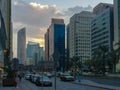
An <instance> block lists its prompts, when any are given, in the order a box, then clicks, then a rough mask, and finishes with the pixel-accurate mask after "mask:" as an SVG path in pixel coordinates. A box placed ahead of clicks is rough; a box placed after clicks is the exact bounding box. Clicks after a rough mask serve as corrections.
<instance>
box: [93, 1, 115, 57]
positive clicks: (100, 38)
mask: <svg viewBox="0 0 120 90" xmlns="http://www.w3.org/2000/svg"><path fill="white" fill-rule="evenodd" d="M93 13H94V14H96V16H95V17H94V18H93V20H92V22H91V27H92V29H91V53H92V56H93V53H94V51H95V50H96V49H97V48H98V46H100V45H102V46H107V47H109V50H111V49H112V48H113V40H114V23H113V20H114V19H113V5H112V4H106V3H100V4H98V5H97V6H96V7H95V8H94V9H93Z"/></svg>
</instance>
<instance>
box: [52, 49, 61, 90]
mask: <svg viewBox="0 0 120 90" xmlns="http://www.w3.org/2000/svg"><path fill="white" fill-rule="evenodd" d="M53 58H54V70H55V81H54V89H55V90H56V71H57V60H59V58H60V54H59V52H58V51H57V50H55V51H54V53H53Z"/></svg>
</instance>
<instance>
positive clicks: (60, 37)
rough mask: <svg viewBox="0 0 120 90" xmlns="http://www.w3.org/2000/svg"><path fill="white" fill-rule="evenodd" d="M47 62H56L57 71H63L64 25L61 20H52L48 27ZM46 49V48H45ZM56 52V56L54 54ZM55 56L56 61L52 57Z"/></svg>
mask: <svg viewBox="0 0 120 90" xmlns="http://www.w3.org/2000/svg"><path fill="white" fill-rule="evenodd" d="M48 30H49V35H48V36H49V37H48V39H49V40H48V41H49V47H48V49H49V50H46V51H49V55H48V56H49V61H54V60H56V62H57V70H60V71H64V67H65V66H64V62H65V24H64V20H63V19H52V21H51V25H50V27H49V29H48ZM45 49H47V48H45ZM56 52H57V54H56ZM53 54H56V55H57V56H56V59H54V57H53V56H54V55H53Z"/></svg>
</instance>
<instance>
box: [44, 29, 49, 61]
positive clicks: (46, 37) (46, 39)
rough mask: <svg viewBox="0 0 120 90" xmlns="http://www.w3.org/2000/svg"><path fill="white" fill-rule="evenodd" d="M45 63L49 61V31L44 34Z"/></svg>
mask: <svg viewBox="0 0 120 90" xmlns="http://www.w3.org/2000/svg"><path fill="white" fill-rule="evenodd" d="M45 61H49V29H48V30H47V32H46V33H45Z"/></svg>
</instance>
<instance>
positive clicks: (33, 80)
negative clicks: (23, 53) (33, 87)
mask: <svg viewBox="0 0 120 90" xmlns="http://www.w3.org/2000/svg"><path fill="white" fill-rule="evenodd" d="M39 77H40V75H37V74H36V75H34V76H33V78H32V82H33V83H35V82H36V80H37V79H38V78H39Z"/></svg>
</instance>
